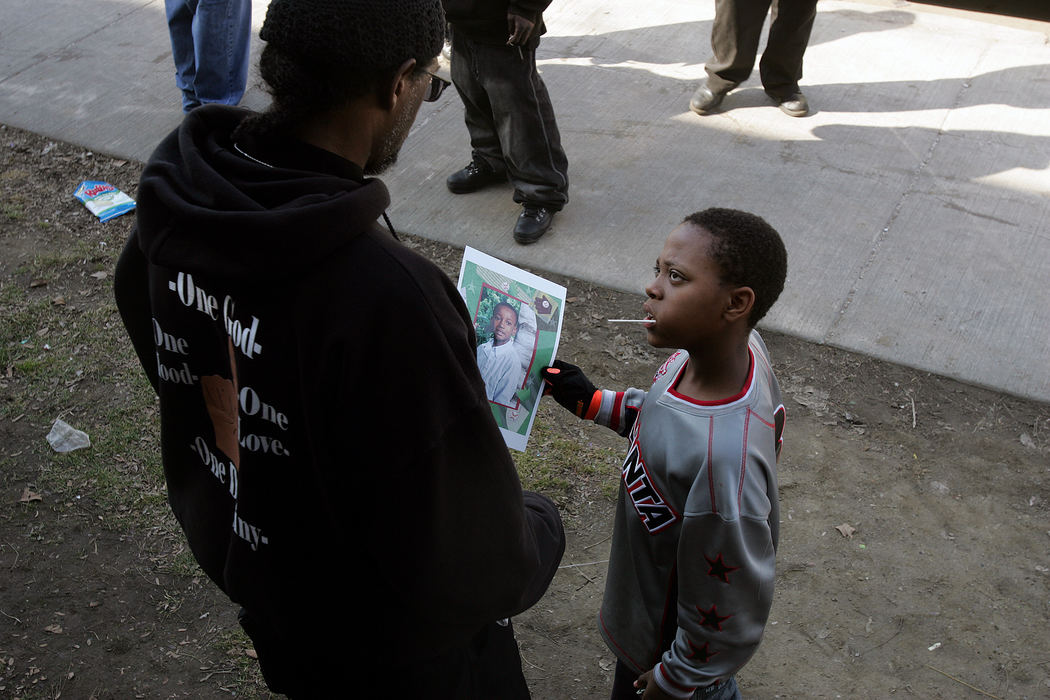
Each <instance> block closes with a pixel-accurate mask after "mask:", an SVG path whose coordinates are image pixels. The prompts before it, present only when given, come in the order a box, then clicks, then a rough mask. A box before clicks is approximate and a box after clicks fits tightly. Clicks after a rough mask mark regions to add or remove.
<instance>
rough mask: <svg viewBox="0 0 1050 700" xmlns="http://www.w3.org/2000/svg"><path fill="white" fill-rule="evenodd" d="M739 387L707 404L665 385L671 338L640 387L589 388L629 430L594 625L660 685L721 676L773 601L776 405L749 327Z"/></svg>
mask: <svg viewBox="0 0 1050 700" xmlns="http://www.w3.org/2000/svg"><path fill="white" fill-rule="evenodd" d="M749 350H750V353H751V370H750V375H749V377H748V380H747V383H746V385H745V387H744V389H743V390H742V391H741V392H740V393H739V394H738V395H736V396H733V397H731V398H729V399H726V400H725V401H721V402H714V403H708V402H700V401H696V400H694V399H691V398H689V397H686V396H683V395H682V394H679V393H678V392H676V391H675V388H674V387H675V386H676V384H677V380H678V378H679V377H680V376H681V373H682V370H683V369H684V368H685V366H686V363H687V361H688V360H689V355H688V353H686V352H685V351H684V350H680V351H678V352H676V353H675V354H674V355H672V356H671V358H670V359H668V360H667V362H665V363H664V365H663V366H662V367H661V368H660V369H659V371H657V373H656V375H655V377H654V378H653V385H652V387H651V388H650V390H649V391H648V392H644V391H642V390H640V389H628V390H627V391H623V392H613V391H603V392H602V404H601V408H600V410H599V412H598V415H597V416H596V417H595V422H596V423H599V424H601V425H606V426H608V427H610V428H612V429H614V430H616V431H617V432H619V433H620V434H622V435H629V437H630V440H631V446H630V450H629V452H628V454H627V459H626V460H625V461H624V465H623V469H622V474H621V477H622V478H621V483H620V498H619V503H618V505H617V512H616V523H615V530H614V534H613V542H612V552H611V555H610V562H609V573H608V577H607V581H606V588H605V598H604V600H603V603H602V609H601V614H600V623H601V631H602V635H603V636H604V638H605V641H606V643H607V644H608V645H609V647H610V648H611V649H612V650H613V651H614V652H615V653H616V655H617V656H618V657H619V658H620V659H621V660H622V661H624V662H625V663H627V664H629V665H630V666H631V667H633V668H634V669H636V670H637V671H638V672H639V673H641V672H644V671H647V670H649V669H650V668H653V667H654V666H655V671H654V678H655V680H656V682H657V683H658V684H659V685H660V686H661V687H662V688H663V689H664V690H665V691H666V692H667V693H669V694H671V695H673V696H675V697H680V698H688V697H691V696H692V694H693V693H694V691H695V690H696V688H697V687H700V686H706V685H710V684H711V683H714V682H719V681H723V680H726V679H728V678H729V677H731V676H732V675H733V674H735V673H736V672H737V671H738V670H739V669H740V668H741V667H742V666H743V665H744V664H745V663H746V662H747V661H748V659H750V658H751V656H752V655H753V654H754V652H755V650H756V649H757V648H758V644H759V641H760V640H761V638H762V631H763V629H764V628H765V624H766V619H767V618H768V616H769V608H770V604H771V603H772V599H773V578H774V557H775V554H776V546H777V536H778V518H779V508H778V503H777V477H776V462H777V456H778V454H779V448H780V442H781V434H782V430H783V425H784V406H783V404H782V403H781V400H780V388H779V386H778V384H777V380H776V377H774V375H773V371H772V368H771V367H770V363H769V356H768V353H767V351H766V347H765V344H764V343H763V342H762V339H761V337H760V336H759V335H758V333H754V332H753V333H752V334H751V338H750V342H749Z"/></svg>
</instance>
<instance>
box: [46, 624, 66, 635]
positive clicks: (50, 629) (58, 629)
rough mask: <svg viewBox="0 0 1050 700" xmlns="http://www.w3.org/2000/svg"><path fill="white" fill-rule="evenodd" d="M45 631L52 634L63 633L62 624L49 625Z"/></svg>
mask: <svg viewBox="0 0 1050 700" xmlns="http://www.w3.org/2000/svg"><path fill="white" fill-rule="evenodd" d="M44 631H45V632H50V633H51V634H62V625H48V626H47V627H45V628H44Z"/></svg>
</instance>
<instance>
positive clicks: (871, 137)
mask: <svg viewBox="0 0 1050 700" xmlns="http://www.w3.org/2000/svg"><path fill="white" fill-rule="evenodd" d="M265 7H266V2H265V1H264V0H256V2H255V18H254V20H255V25H256V28H258V26H259V25H260V24H261V22H262V19H263V16H264V14H265ZM644 7H645V9H644V11H642V10H639V5H638V3H636V2H628V1H627V0H604V1H603V2H598V0H576V1H575V2H558V1H556V2H554V3H553V6H552V8H551V10H550V11H549V12H548V13H547V14H546V21H547V24H548V27H549V33H548V34H547V35H546V37H545V38H544V40H543V43H542V44H541V46H540V51H539V55H540V58H541V70H542V71H543V76H544V80H545V81H546V82H547V86H548V88H549V89H550V92H551V96H552V100H553V102H554V106H555V111H556V112H557V114H558V119H559V125H560V128H561V131H562V140H563V142H564V144H565V147H566V150H567V152H568V155H569V160H570V181H571V190H570V203H569V205H568V207H567V208H566V209H565V211H564V212H562V213H561V214H559V215H558V216H557V217H556V218H555V222H554V229H553V231H552V232H551V233H550V234H549V235H548V236H546V237H545V238H543V239H542V240H541V241H540V242H539V243H537V244H535V245H532V246H528V247H522V246H519V245H517V244H515V243H514V242H513V239H512V237H511V229H512V227H513V224H514V220H515V218H516V216H517V213H518V211H519V208H518V207H517V206H516V205H515V204H514V203H513V202H512V201H511V189H510V187H509V186H507V187H506V188H495V189H492V190H486V191H484V192H480V193H476V194H472V195H459V196H457V195H452V194H450V193H449V192H448V191H447V190H446V188H445V186H444V179H445V176H446V175H447V174H448V173H450V172H452V171H454V170H456V169H458V168H460V167H462V166H463V165H465V164H466V163H467V162H468V161H469V160H470V148H469V143H468V139H467V134H466V129H465V127H464V126H463V122H462V107H461V106H460V104H459V100H458V98H457V97H456V95H455V93H454V92H449V93H447V97H444V98H442V100H441V101H439V102H438V103H436V104H434V105H424V108H423V110H422V111H421V112H420V116H419V119H418V121H417V123H416V126H415V128H414V131H413V134H412V135H411V136H410V137H409V140H408V142H407V143H406V145H405V148H404V150H403V151H402V155H401V160H400V162H399V163H398V165H396V166H395V167H394V168H393V169H392V170H391V171H390V172H389V173H388V174H386V175H385V176H384V177H383V179H384V180H385V181H386V182H387V184H388V185H389V186H390V188H391V190H392V193H393V200H394V202H395V204H394V205H393V206H392V208H391V210H390V216H391V219H392V220H393V222H394V225H395V226H396V227H397V228H398V229H400V230H404V231H408V232H412V233H417V234H420V235H424V236H427V237H430V238H434V239H438V240H442V241H447V242H449V243H453V244H455V245H460V246H462V245H470V246H473V247H475V248H479V249H481V250H484V251H485V252H487V253H490V254H492V255H495V256H497V257H500V258H503V259H505V260H507V261H509V262H512V263H515V264H519V265H523V266H527V267H529V268H531V269H535V270H537V271H540V272H541V273H542V272H543V271H549V272H553V273H563V274H567V275H571V276H574V277H578V278H581V279H584V280H590V281H594V282H596V283H599V284H602V285H606V286H610V287H613V288H617V289H624V290H629V291H638V292H639V304H640V303H641V300H642V297H641V289H642V286H643V284H644V282H645V281H646V279H647V278H648V277H649V275H650V270H651V268H652V264H653V261H654V259H655V257H656V255H657V254H658V252H659V250H660V246H661V244H662V242H663V239H664V237H665V236H666V235H667V233H668V232H669V231H670V229H671V228H672V227H673V226H674V225H675V224H676V223H677V222H678V221H680V220H681V218H682V217H683V216H684V215H685V214H688V213H689V212H692V211H695V210H697V209H701V208H705V207H708V206H729V207H736V208H741V209H746V210H749V211H753V212H755V213H757V214H760V215H762V216H763V217H765V218H766V219H767V220H768V221H769V222H770V223H772V224H773V225H774V226H775V227H776V228H777V229H778V230H779V231H780V232H781V234H782V235H783V236H784V239H785V242H786V243H787V246H788V253H789V278H788V284H787V288H786V289H785V291H784V294H783V296H782V297H781V300H780V301H779V302H778V304H777V305H776V306H775V307H774V309H773V311H772V312H771V314H770V316H769V317H768V319H767V321H766V322H765V324H764V325H765V327H768V328H771V329H774V330H777V331H781V332H784V333H789V334H792V335H795V336H799V337H802V338H805V339H807V340H811V341H815V342H820V343H828V344H832V345H836V346H839V347H843V348H847V349H850V350H854V351H858V352H861V353H865V354H868V355H873V356H875V357H878V358H882V359H886V360H890V361H892V362H897V363H901V364H905V365H910V366H913V367H916V368H919V369H923V370H927V371H930V372H934V373H937V374H943V375H947V376H951V377H955V378H958V379H962V380H964V381H967V382H972V383H975V384H980V385H984V386H989V387H993V388H996V389H1001V390H1004V391H1006V392H1009V393H1012V394H1017V395H1021V396H1026V397H1031V398H1036V399H1039V400H1042V401H1050V372H1048V371H1046V370H1045V369H1044V367H1043V365H1044V364H1045V363H1046V359H1045V356H1046V354H1047V350H1048V347H1050V290H1048V282H1050V42H1048V36H1050V24H1048V23H1043V22H1034V21H1020V20H1014V21H1004V20H1002V19H1001V18H995V17H992V16H988V15H979V14H976V13H967V12H960V11H950V10H943V9H940V8H933V7H931V6H928V5H916V4H908V3H902V2H888V1H885V2H884V1H881V0H866V1H862V2H844V1H841V0H822V1H821V2H820V4H819V7H818V10H819V14H818V17H817V22H816V27H815V29H814V33H813V38H812V41H811V43H810V48H809V51H808V52H807V54H806V69H805V72H806V75H805V77H804V79H803V81H802V82H803V88H804V90H805V92H806V95H807V96H808V97H809V100H810V103H811V105H812V106H813V108H814V113H813V114H812V115H811V116H809V117H807V118H803V119H793V118H791V117H787V116H785V115H784V114H782V113H781V112H780V111H779V110H778V109H777V108H776V107H775V106H773V105H772V103H771V102H770V101H769V100H768V99H767V98H766V97H765V95H764V93H763V92H762V90H761V86H760V85H759V84H758V80H757V75H756V76H754V77H752V79H751V80H750V81H748V82H747V83H745V84H744V85H743V86H741V88H739V89H738V90H737V91H735V92H733V93H732V94H731V95H730V96H729V97H728V98H727V99H726V101H725V103H724V109H723V111H722V112H721V113H718V114H714V115H710V116H706V117H699V116H696V115H694V114H692V113H691V112H689V110H688V102H689V96H690V95H691V94H692V92H693V90H694V89H695V88H696V86H697V85H698V84H699V83H700V81H701V80H702V79H703V76H704V72H703V61H704V60H705V59H706V58H707V56H708V54H709V36H710V27H711V20H712V18H713V13H714V1H713V0H695V1H694V2H682V1H681V0H649V2H646V3H645V4H644ZM0 10H2V13H3V16H4V18H5V20H4V28H3V29H2V30H0V31H2V34H0V122H3V123H6V124H10V125H12V126H17V127H21V128H24V129H30V130H32V131H35V132H37V133H41V134H44V135H47V136H51V137H54V138H57V139H62V140H66V141H71V142H74V143H78V144H81V145H83V146H85V147H87V148H90V149H93V150H96V151H99V152H105V153H110V154H114V155H119V156H121V157H127V158H132V159H137V160H144V159H145V158H146V157H147V156H148V154H149V153H150V151H151V150H152V148H153V146H154V145H155V144H156V143H157V142H158V141H159V140H160V139H161V138H162V136H163V135H164V134H165V133H166V132H167V131H168V130H170V129H171V128H173V127H174V126H175V125H176V124H177V123H178V122H179V120H180V116H181V115H180V113H179V106H178V105H179V95H178V91H177V90H176V89H175V86H174V81H173V68H172V65H171V57H170V50H169V44H168V36H167V30H166V26H165V23H164V12H163V3H162V2H161V1H160V0H134V1H132V0H125V1H119V0H84V1H83V2H80V3H67V2H60V1H59V0H34V2H32V3H27V2H24V1H23V0H0ZM257 49H258V46H256V50H257ZM253 80H254V77H253ZM243 104H245V105H246V106H250V107H255V108H259V107H262V106H265V104H266V98H265V96H264V95H263V94H262V93H261V92H260V91H259V90H258V89H253V90H251V91H250V92H249V94H248V95H247V96H246V98H245V101H244V103H243ZM114 184H117V185H118V186H128V185H130V184H131V183H114ZM70 195H71V196H72V192H71V193H70ZM571 293H572V292H571V290H570V296H571Z"/></svg>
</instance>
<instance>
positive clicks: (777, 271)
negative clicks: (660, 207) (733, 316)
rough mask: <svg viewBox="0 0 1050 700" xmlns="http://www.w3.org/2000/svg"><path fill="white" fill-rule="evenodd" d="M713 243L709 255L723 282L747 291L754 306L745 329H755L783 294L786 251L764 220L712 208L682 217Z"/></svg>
mask: <svg viewBox="0 0 1050 700" xmlns="http://www.w3.org/2000/svg"><path fill="white" fill-rule="evenodd" d="M682 223H683V224H684V223H690V224H693V225H694V226H697V227H699V228H702V229H704V230H705V231H707V232H708V233H709V234H711V237H712V238H713V239H714V244H713V245H712V246H711V250H710V255H711V257H712V258H713V259H714V261H715V263H716V264H717V265H718V267H719V268H720V269H721V271H722V282H723V283H725V284H728V285H730V286H733V287H750V288H751V289H752V290H754V292H755V304H754V306H753V307H752V308H751V315H750V316H748V326H750V327H751V328H754V327H755V324H757V323H758V322H759V321H760V320H762V317H763V316H765V315H766V312H767V311H769V309H770V307H772V306H773V302H775V301H776V300H777V297H779V296H780V293H781V292H782V291H783V290H784V280H785V278H786V277H787V250H786V249H785V248H784V241H782V240H781V239H780V234H779V233H777V232H776V229H774V228H773V227H772V226H770V225H769V224H768V223H767V222H766V221H765V219H763V218H762V217H760V216H756V215H754V214H749V213H747V212H745V211H739V210H737V209H719V208H711V209H704V210H703V211H698V212H695V213H693V214H690V215H689V216H687V217H685V219H684V220H683V221H682Z"/></svg>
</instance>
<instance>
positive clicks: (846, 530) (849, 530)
mask: <svg viewBox="0 0 1050 700" xmlns="http://www.w3.org/2000/svg"><path fill="white" fill-rule="evenodd" d="M835 529H836V530H838V531H839V532H840V533H841V534H842V536H843V537H845V538H851V537H853V533H854V532H856V530H854V529H853V527H851V526H850V524H849V523H842V524H841V525H836V526H835Z"/></svg>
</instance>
